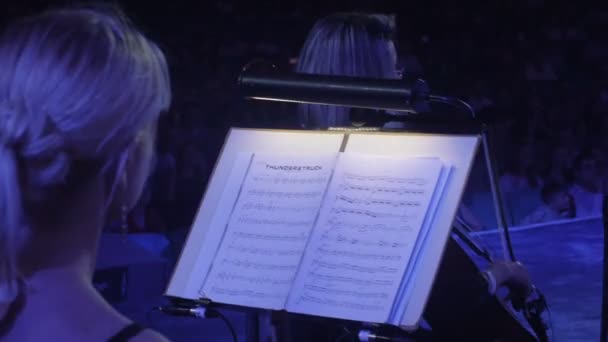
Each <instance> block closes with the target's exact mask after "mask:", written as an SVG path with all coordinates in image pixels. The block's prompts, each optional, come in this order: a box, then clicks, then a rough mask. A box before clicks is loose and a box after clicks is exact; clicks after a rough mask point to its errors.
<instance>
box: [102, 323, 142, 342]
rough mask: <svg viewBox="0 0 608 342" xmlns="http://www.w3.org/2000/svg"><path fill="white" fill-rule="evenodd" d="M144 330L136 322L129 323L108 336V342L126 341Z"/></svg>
mask: <svg viewBox="0 0 608 342" xmlns="http://www.w3.org/2000/svg"><path fill="white" fill-rule="evenodd" d="M143 330H144V328H143V327H142V326H140V325H139V324H137V323H131V324H129V325H127V326H126V327H124V328H123V329H122V330H121V331H119V332H118V333H117V334H116V335H114V336H112V337H110V339H109V340H108V342H127V341H129V340H130V339H131V338H133V337H135V336H137V335H139V333H141V332H142V331H143Z"/></svg>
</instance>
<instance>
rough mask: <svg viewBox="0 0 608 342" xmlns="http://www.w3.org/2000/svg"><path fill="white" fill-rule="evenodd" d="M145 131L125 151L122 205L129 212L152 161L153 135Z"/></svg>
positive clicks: (144, 182)
mask: <svg viewBox="0 0 608 342" xmlns="http://www.w3.org/2000/svg"><path fill="white" fill-rule="evenodd" d="M154 133H155V132H154V131H152V130H151V129H147V130H145V131H144V132H142V133H141V134H139V135H138V136H137V138H136V139H135V141H134V143H133V144H132V145H131V146H130V147H129V150H128V151H127V160H126V163H125V170H124V176H123V177H122V178H121V181H122V182H123V186H122V189H121V190H123V192H122V198H123V201H124V202H123V203H124V204H123V205H125V206H127V207H128V209H129V210H130V209H131V208H133V207H134V206H135V205H136V204H137V202H138V201H139V198H140V197H141V194H142V192H143V190H144V187H145V185H146V182H147V180H148V176H149V175H150V172H151V169H152V162H153V160H154V135H155V134H154Z"/></svg>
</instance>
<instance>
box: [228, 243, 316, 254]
mask: <svg viewBox="0 0 608 342" xmlns="http://www.w3.org/2000/svg"><path fill="white" fill-rule="evenodd" d="M228 249H231V250H234V251H236V252H237V253H239V254H253V255H263V256H300V255H302V253H304V250H303V249H274V248H259V247H251V246H244V245H230V246H228Z"/></svg>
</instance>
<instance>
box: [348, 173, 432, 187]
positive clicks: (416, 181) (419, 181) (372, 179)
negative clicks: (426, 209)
mask: <svg viewBox="0 0 608 342" xmlns="http://www.w3.org/2000/svg"><path fill="white" fill-rule="evenodd" d="M343 177H344V179H345V180H348V181H369V182H386V183H397V184H408V185H418V186H423V185H426V184H427V183H428V181H427V180H426V179H423V178H400V177H391V176H369V175H359V174H354V173H349V172H345V173H344V174H343Z"/></svg>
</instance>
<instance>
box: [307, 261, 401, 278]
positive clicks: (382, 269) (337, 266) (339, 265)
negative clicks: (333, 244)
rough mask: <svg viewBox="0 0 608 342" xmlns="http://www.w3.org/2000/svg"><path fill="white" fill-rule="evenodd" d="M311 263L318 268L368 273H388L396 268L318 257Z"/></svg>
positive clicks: (395, 270) (393, 271)
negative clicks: (325, 259)
mask: <svg viewBox="0 0 608 342" xmlns="http://www.w3.org/2000/svg"><path fill="white" fill-rule="evenodd" d="M312 264H313V265H316V266H318V267H319V268H321V267H322V268H329V269H332V270H337V269H345V270H350V271H356V272H361V273H369V274H374V273H389V274H390V273H395V272H397V269H396V268H395V267H384V266H380V267H374V266H369V267H365V266H359V265H353V264H348V263H331V262H327V261H322V260H318V259H314V260H313V261H312Z"/></svg>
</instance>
